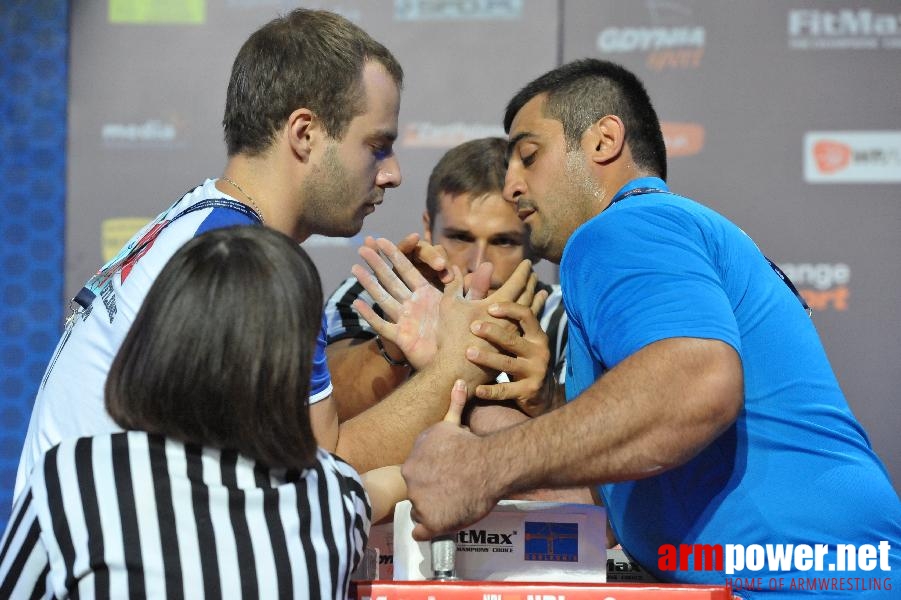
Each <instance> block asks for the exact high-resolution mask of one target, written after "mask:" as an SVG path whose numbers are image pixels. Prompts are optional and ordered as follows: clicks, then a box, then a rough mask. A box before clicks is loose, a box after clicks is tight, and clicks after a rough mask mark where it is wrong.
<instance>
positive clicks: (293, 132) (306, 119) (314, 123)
mask: <svg viewBox="0 0 901 600" xmlns="http://www.w3.org/2000/svg"><path fill="white" fill-rule="evenodd" d="M286 128H287V133H288V144H289V145H290V146H291V150H293V151H294V154H295V155H296V156H297V157H298V158H299V159H300V161H301V162H307V161H308V160H309V159H310V151H311V149H312V147H313V146H314V145H315V138H316V136H317V135H319V132H320V130H321V127H320V125H319V120H318V119H317V118H316V115H315V114H314V113H313V111H311V110H310V109H308V108H298V109H296V110H295V111H294V112H292V113H291V114H290V115H289V116H288V124H287V125H286Z"/></svg>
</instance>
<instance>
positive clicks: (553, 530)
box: [525, 521, 579, 562]
mask: <svg viewBox="0 0 901 600" xmlns="http://www.w3.org/2000/svg"><path fill="white" fill-rule="evenodd" d="M525 550H526V552H525V560H543V561H553V562H578V561H579V524H578V523H540V522H530V521H526V535H525Z"/></svg>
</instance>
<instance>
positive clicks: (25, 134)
mask: <svg viewBox="0 0 901 600" xmlns="http://www.w3.org/2000/svg"><path fill="white" fill-rule="evenodd" d="M68 35H69V34H68V3H67V2H65V1H64V0H37V1H31V0H16V1H12V2H10V1H5V2H2V3H0V90H3V92H2V93H0V148H2V150H0V176H2V179H3V187H2V190H3V191H2V193H0V207H2V208H0V210H2V215H3V216H2V218H0V239H2V242H0V298H2V302H0V365H2V368H0V530H5V529H6V522H7V519H8V518H9V512H10V509H11V501H12V500H11V498H12V489H13V482H14V481H15V476H16V467H17V466H18V463H19V454H20V452H21V449H22V440H23V438H24V437H25V428H26V427H27V426H28V418H29V416H30V415H31V403H32V399H33V398H34V393H35V386H36V385H37V384H38V383H39V382H40V380H41V376H42V374H43V372H44V367H45V366H46V364H47V361H48V359H49V357H50V354H51V353H52V351H53V347H54V345H55V344H56V341H57V339H58V337H59V334H60V325H61V321H62V306H61V305H60V298H61V297H62V288H63V246H64V239H63V232H64V219H65V178H66V131H67V119H66V107H67V88H68V80H67V66H66V65H67V58H68V56H67V49H68Z"/></svg>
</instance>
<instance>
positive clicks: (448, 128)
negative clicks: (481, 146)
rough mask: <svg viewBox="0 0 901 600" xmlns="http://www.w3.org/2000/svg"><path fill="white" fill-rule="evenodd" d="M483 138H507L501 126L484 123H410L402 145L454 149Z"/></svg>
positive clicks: (401, 139)
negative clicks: (459, 145)
mask: <svg viewBox="0 0 901 600" xmlns="http://www.w3.org/2000/svg"><path fill="white" fill-rule="evenodd" d="M482 137H502V138H504V137H507V134H506V132H505V131H504V128H503V127H502V126H500V125H487V124H484V123H462V122H456V123H427V122H417V123H410V124H408V125H407V126H406V127H404V130H403V133H402V134H401V138H400V144H401V146H404V147H406V148H452V147H454V146H456V145H458V144H462V143H463V142H468V141H469V140H474V139H476V138H482Z"/></svg>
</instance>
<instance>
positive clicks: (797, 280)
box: [779, 263, 851, 312]
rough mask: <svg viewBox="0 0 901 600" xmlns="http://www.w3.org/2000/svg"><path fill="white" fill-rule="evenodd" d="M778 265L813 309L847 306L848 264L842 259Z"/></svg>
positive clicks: (839, 309) (848, 291) (817, 310)
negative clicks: (837, 261) (839, 261)
mask: <svg viewBox="0 0 901 600" xmlns="http://www.w3.org/2000/svg"><path fill="white" fill-rule="evenodd" d="M779 268H780V269H782V272H783V273H785V275H786V276H787V277H788V278H789V279H791V281H792V283H794V284H795V287H796V288H797V290H798V293H799V294H801V296H802V297H803V298H804V301H805V302H807V306H809V307H810V308H811V310H813V311H815V312H821V311H825V310H836V311H841V312H844V311H846V310H848V301H849V299H850V297H851V290H850V287H849V285H848V284H849V283H850V281H851V267H849V266H848V265H846V264H845V263H785V264H780V265H779Z"/></svg>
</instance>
